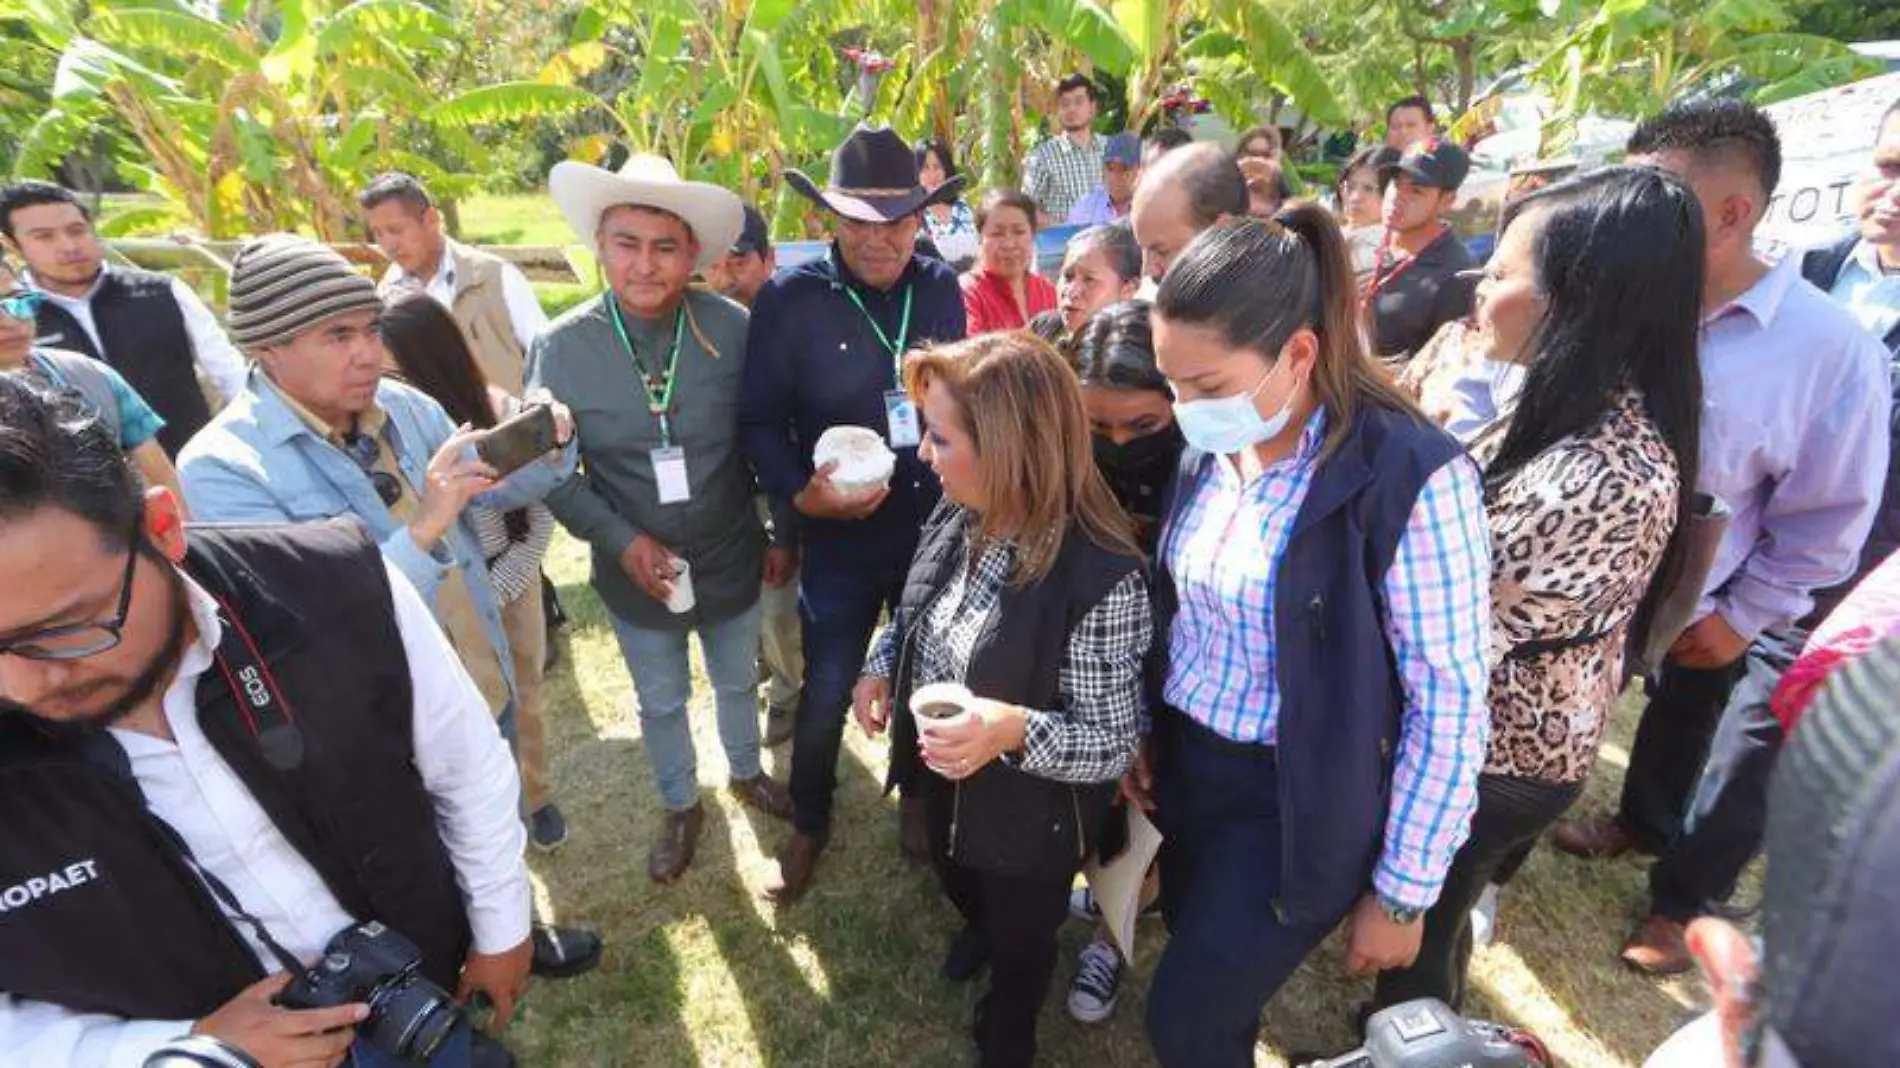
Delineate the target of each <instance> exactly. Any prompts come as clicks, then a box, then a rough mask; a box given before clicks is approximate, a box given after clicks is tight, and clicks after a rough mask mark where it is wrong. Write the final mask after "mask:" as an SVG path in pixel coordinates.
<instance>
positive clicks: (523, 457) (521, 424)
mask: <svg viewBox="0 0 1900 1068" xmlns="http://www.w3.org/2000/svg"><path fill="white" fill-rule="evenodd" d="M554 449H555V440H554V409H552V408H550V407H549V406H547V405H545V404H535V405H531V406H529V407H527V408H524V409H522V410H521V411H520V412H519V413H517V414H516V415H515V416H514V417H513V418H510V419H509V420H507V421H506V422H504V423H501V424H500V425H498V426H496V427H495V428H494V429H493V430H490V431H489V432H488V433H486V434H484V435H482V437H481V439H480V440H479V441H477V442H476V443H475V453H476V455H478V456H480V457H481V458H482V462H483V463H485V464H487V465H488V466H490V467H492V468H494V469H495V477H497V478H506V477H507V476H508V475H509V474H511V473H512V472H515V471H518V470H520V469H521V468H523V467H526V466H528V465H529V464H531V463H533V462H534V461H536V460H538V459H540V458H541V457H543V456H545V455H547V454H548V453H550V452H552V451H554Z"/></svg>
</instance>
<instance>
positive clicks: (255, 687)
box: [213, 598, 303, 771]
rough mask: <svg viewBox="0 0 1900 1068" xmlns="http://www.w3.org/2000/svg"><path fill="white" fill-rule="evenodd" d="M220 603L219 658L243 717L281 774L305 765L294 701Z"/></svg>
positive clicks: (237, 621)
mask: <svg viewBox="0 0 1900 1068" xmlns="http://www.w3.org/2000/svg"><path fill="white" fill-rule="evenodd" d="M214 599H216V600H217V602H218V616H219V621H220V622H222V623H223V624H224V634H223V635H222V636H221V637H220V638H219V639H218V648H217V652H216V653H215V654H214V656H213V659H214V660H215V661H216V662H217V665H218V670H219V671H222V672H223V673H224V681H225V682H226V683H228V684H229V685H230V687H231V697H232V699H233V700H234V701H236V702H237V708H238V714H239V715H241V716H242V717H243V718H244V725H245V726H246V727H248V728H249V729H250V732H251V735H252V736H253V737H255V738H256V739H257V745H258V748H259V749H260V750H262V751H263V754H264V760H265V761H266V762H267V763H269V764H270V766H271V767H273V768H276V769H277V770H278V771H292V770H295V769H296V768H299V767H301V766H302V765H303V731H302V730H301V729H300V728H299V727H298V726H297V723H296V720H295V718H294V717H293V716H292V715H291V711H290V702H289V701H286V700H285V699H284V691H283V687H281V686H279V685H277V676H275V675H273V674H271V670H270V665H268V664H266V663H264V656H263V654H262V653H260V652H259V651H258V648H257V643H256V642H255V641H253V640H251V632H250V631H248V630H245V629H244V621H243V620H241V619H239V618H238V614H237V613H236V612H234V611H232V610H231V606H230V605H229V604H228V603H226V602H225V601H224V599H223V598H214Z"/></svg>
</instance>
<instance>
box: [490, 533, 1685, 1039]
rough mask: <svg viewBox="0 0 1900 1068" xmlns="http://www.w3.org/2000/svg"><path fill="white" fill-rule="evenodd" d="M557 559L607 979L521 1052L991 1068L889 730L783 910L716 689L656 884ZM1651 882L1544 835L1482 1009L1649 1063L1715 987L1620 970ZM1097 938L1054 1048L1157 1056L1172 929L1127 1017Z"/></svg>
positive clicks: (596, 610) (575, 774)
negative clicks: (894, 794)
mask: <svg viewBox="0 0 1900 1068" xmlns="http://www.w3.org/2000/svg"><path fill="white" fill-rule="evenodd" d="M548 567H549V573H550V574H551V575H552V576H553V578H554V580H555V582H556V584H557V585H559V586H560V588H561V596H562V600H563V602H564V603H565V604H566V605H567V607H568V610H569V612H570V614H571V615H572V616H573V619H574V623H573V626H572V627H571V628H570V629H569V631H568V634H567V636H566V637H565V638H564V639H563V641H564V643H565V651H566V655H565V657H564V658H563V660H562V664H561V666H560V668H559V669H558V670H557V672H556V674H555V676H554V677H553V678H552V679H551V680H550V686H549V690H550V697H549V699H550V705H551V718H552V723H551V725H550V735H551V739H550V750H551V757H550V759H551V762H552V772H553V776H552V777H553V781H554V784H555V789H556V790H557V794H558V797H559V799H560V801H561V804H562V807H563V809H564V810H565V811H566V813H567V815H568V818H569V820H570V822H571V824H572V826H573V839H572V841H570V842H569V843H568V845H567V846H566V847H565V848H564V849H562V850H561V851H560V852H559V853H557V854H555V855H554V856H552V857H547V858H542V857H537V858H535V859H534V861H533V866H534V869H535V884H536V895H537V898H538V900H539V901H540V903H541V905H542V907H543V908H544V909H546V910H548V911H549V912H550V913H552V915H554V916H555V917H558V918H559V919H560V920H561V921H564V922H573V923H586V924H593V925H596V926H598V927H599V928H600V929H601V930H602V932H603V933H604V934H605V936H606V938H607V955H606V960H605V963H604V964H603V965H602V967H601V968H600V969H599V970H598V971H596V972H594V973H593V974H591V975H588V976H585V977H583V978H580V979H577V980H573V981H570V982H565V983H537V984H536V985H535V987H534V988H533V990H532V991H531V992H530V995H529V997H528V1000H527V1007H526V1009H525V1013H524V1015H523V1016H522V1017H521V1019H520V1020H519V1021H518V1022H517V1023H516V1024H515V1025H514V1027H513V1029H512V1030H511V1031H510V1033H509V1038H510V1041H511V1043H512V1045H513V1046H514V1047H515V1048H516V1050H517V1051H518V1053H519V1054H520V1055H521V1057H522V1061H523V1063H524V1064H526V1065H531V1066H544V1065H545V1066H562V1068H566V1066H622V1065H625V1066H629V1068H632V1066H648V1065H653V1066H669V1068H670V1066H676V1065H677V1066H690V1065H703V1066H735V1068H736V1066H750V1065H759V1066H771V1068H795V1066H796V1068H803V1066H808V1065H809V1066H840V1068H842V1066H882V1065H905V1066H920V1068H927V1066H952V1065H958V1066H960V1065H965V1064H969V1063H972V1062H971V1053H972V1050H971V1047H970V1045H969V1043H968V1041H967V1039H966V1035H967V1024H968V1021H969V1018H970V1012H971V1008H972V1006H973V1005H974V1003H975V998H976V995H977V994H978V992H979V989H978V987H976V986H957V985H952V984H949V983H946V982H944V981H942V980H940V979H939V978H938V977H937V967H938V964H939V962H940V958H941V955H942V952H943V950H944V948H945V946H946V945H947V943H948V940H949V939H950V937H951V935H952V934H953V933H954V932H955V929H956V923H955V918H954V914H953V912H952V910H951V908H950V906H949V905H948V904H947V903H946V902H945V901H944V900H943V899H942V898H941V897H940V896H939V894H938V893H937V890H936V887H935V884H934V882H933V880H932V879H931V877H930V875H929V874H928V872H927V871H925V870H922V869H919V868H914V867H912V866H910V865H908V864H906V863H905V862H904V861H903V860H902V859H901V858H900V857H899V855H898V851H897V833H896V821H895V814H896V808H895V804H894V802H893V801H891V800H889V799H886V798H883V797H881V796H880V793H879V784H880V783H881V781H882V774H883V770H884V766H885V743H884V742H883V741H881V740H880V741H876V742H872V741H867V740H866V739H865V738H863V737H862V736H861V735H860V734H859V732H858V731H857V729H856V728H855V727H851V728H849V729H848V731H847V740H848V744H847V746H846V749H845V753H844V757H843V759H842V761H841V762H840V767H839V769H838V774H839V779H840V786H839V804H838V822H837V825H836V827H835V828H834V830H833V836H832V844H831V848H830V850H829V851H828V852H827V854H826V856H825V858H824V861H823V862H822V864H821V865H820V868H819V872H818V880H817V883H816V884H815V886H814V887H813V889H812V891H811V893H810V894H809V895H808V896H807V898H806V899H805V900H804V901H802V902H801V903H799V904H798V905H796V906H793V907H792V908H790V909H786V910H778V909H776V908H775V907H773V906H771V905H769V904H768V903H766V902H765V901H763V900H762V899H761V898H760V896H759V892H760V890H761V889H762V887H763V886H764V884H765V881H766V879H767V878H768V877H769V875H770V874H771V872H772V870H773V869H772V864H771V861H770V858H771V856H772V854H773V853H774V852H775V851H776V850H777V848H778V846H779V845H780V843H781V842H783V841H784V839H785V838H786V836H787V834H788V833H789V830H788V828H787V826H786V825H785V824H783V823H780V822H778V821H775V820H772V819H769V818H767V817H764V816H762V815H759V814H758V813H756V812H754V811H752V810H751V809H747V808H742V807H741V806H739V805H738V804H737V803H736V802H735V801H733V800H732V799H731V798H730V797H729V796H728V795H726V793H725V792H724V790H723V784H724V783H725V780H726V767H725V758H724V756H723V753H722V751H721V749H720V747H719V743H718V738H717V735H716V732H715V731H714V729H713V726H712V709H711V705H710V696H709V694H708V693H707V692H706V691H705V690H704V688H703V683H702V688H701V690H700V691H699V692H698V693H697V694H696V695H695V700H694V703H693V707H692V715H693V717H694V727H695V739H696V742H697V745H698V749H699V763H700V772H699V775H700V781H701V783H702V786H703V788H704V790H705V801H706V805H707V817H708V818H707V822H706V832H705V836H704V838H703V839H702V840H701V843H700V848H699V856H698V859H697V860H696V861H695V863H694V865H693V868H692V870H691V871H689V872H688V873H687V875H686V876H685V877H684V878H683V879H681V880H680V882H679V883H677V884H676V885H674V886H670V887H659V886H655V885H654V884H652V883H651V882H649V881H648V879H647V877H646V873H645V868H646V849H647V843H648V840H649V838H650V836H651V835H652V833H653V831H654V828H655V827H656V826H657V820H658V818H659V815H660V811H661V810H660V805H659V801H658V797H657V794H656V792H655V788H654V784H653V780H652V776H651V774H650V773H649V770H648V767H647V763H646V757H645V754H644V753H643V752H642V751H641V741H640V726H639V719H638V716H637V715H636V713H635V708H634V703H633V695H632V689H631V684H630V683H629V681H628V678H627V674H626V671H625V669H624V667H623V666H622V662H621V660H620V656H619V653H618V649H617V647H616V646H615V644H614V640H613V636H612V634H611V632H610V631H609V629H608V627H607V624H606V620H605V617H604V615H603V614H602V609H601V607H600V603H599V601H598V600H597V599H596V598H595V597H594V595H593V593H592V591H591V590H589V589H588V587H587V584H586V570H587V565H586V555H585V551H584V549H583V548H582V547H581V546H580V545H579V544H578V543H576V542H574V541H572V540H571V539H568V538H567V537H565V536H564V535H563V536H560V537H557V539H556V542H555V546H554V548H553V550H552V551H551V553H550V556H549V564H548ZM1632 711H1633V710H1632V709H1631V708H1625V709H1624V714H1623V715H1622V716H1621V717H1620V718H1619V721H1618V723H1617V724H1616V726H1615V728H1614V729H1613V730H1612V733H1611V738H1610V741H1609V743H1608V744H1607V745H1606V746H1605V757H1604V762H1603V767H1602V769H1601V771H1600V773H1599V775H1598V777H1597V781H1595V782H1594V783H1593V784H1592V786H1591V789H1590V791H1589V794H1588V795H1587V797H1586V800H1585V801H1584V802H1583V805H1582V807H1583V808H1585V809H1590V810H1601V809H1604V808H1607V807H1608V806H1610V805H1612V804H1613V803H1614V800H1615V792H1614V791H1615V788H1616V786H1617V779H1618V778H1619V777H1620V770H1621V765H1622V761H1623V758H1624V752H1625V750H1624V749H1623V747H1624V746H1626V745H1627V744H1628V743H1629V738H1630V731H1631V729H1632V727H1633V722H1632V720H1633V717H1632V716H1631V714H1630V713H1631V712H1632ZM789 755H790V754H789V750H788V749H784V748H781V749H780V750H779V751H778V752H776V753H774V754H772V755H771V756H770V757H769V758H768V762H767V767H768V769H770V770H772V771H773V772H774V773H775V774H777V775H778V776H780V777H781V778H782V777H783V776H784V775H785V774H786V771H787V767H788V760H789ZM1643 885H1644V883H1643V868H1642V866H1641V865H1640V864H1638V863H1635V862H1626V861H1614V862H1600V863H1596V864H1585V863H1583V862H1579V861H1575V860H1572V859H1570V858H1568V857H1563V856H1560V855H1557V854H1556V853H1554V852H1553V851H1551V850H1548V849H1543V850H1539V852H1538V853H1537V855H1536V856H1535V858H1534V859H1533V860H1532V862H1531V863H1530V864H1529V865H1528V866H1527V867H1526V868H1525V870H1524V872H1523V873H1522V875H1520V877H1519V878H1518V880H1517V882H1516V883H1515V884H1513V886H1512V887H1511V889H1510V892H1509V893H1508V894H1507V895H1506V897H1505V903H1504V907H1503V914H1502V917H1501V930H1500V934H1499V940H1498V942H1497V943H1496V944H1494V945H1493V946H1491V947H1490V948H1488V949H1485V950H1482V951H1480V953H1479V955H1478V958H1477V962H1476V967H1475V969H1474V982H1473V987H1474V992H1473V999H1472V1000H1473V1004H1472V1005H1470V1006H1468V1008H1469V1009H1470V1010H1471V1011H1472V1012H1473V1013H1474V1015H1481V1016H1486V1017H1489V1018H1493V1019H1498V1020H1503V1021H1507V1022H1511V1023H1515V1024H1520V1025H1524V1026H1528V1027H1531V1028H1532V1029H1534V1030H1536V1031H1537V1032H1538V1033H1539V1034H1540V1035H1542V1036H1543V1037H1544V1039H1545V1040H1546V1041H1547V1042H1548V1043H1549V1044H1550V1047H1551V1049H1552V1050H1553V1051H1554V1052H1555V1053H1556V1055H1557V1056H1558V1058H1559V1059H1560V1060H1561V1062H1562V1063H1563V1064H1565V1065H1568V1066H1571V1068H1612V1066H1626V1065H1628V1066H1633V1065H1639V1064H1641V1062H1642V1060H1643V1058H1644V1056H1645V1055H1647V1053H1648V1052H1649V1051H1650V1050H1651V1049H1653V1048H1654V1047H1655V1045H1656V1044H1657V1043H1658V1042H1660V1041H1661V1039H1662V1038H1663V1037H1664V1036H1665V1035H1667V1034H1668V1033H1669V1032H1670V1030H1672V1028H1673V1027H1674V1026H1675V1025H1676V1024H1677V1023H1678V1022H1680V1020H1681V1019H1682V1018H1683V1017H1684V1015H1685V1013H1686V1011H1687V1008H1688V1007H1689V1006H1690V1005H1692V1004H1693V1003H1694V1002H1695V1000H1696V999H1697V998H1699V997H1700V995H1701V990H1700V984H1699V982H1697V981H1695V980H1674V981H1668V982H1652V981H1649V980H1645V979H1642V978H1639V977H1636V976H1634V975H1632V974H1630V973H1628V972H1626V971H1624V970H1623V969H1622V968H1621V967H1619V966H1618V965H1617V963H1616V950H1617V947H1618V945H1619V944H1620V940H1621V938H1622V936H1623V934H1624V933H1625V930H1626V927H1627V925H1628V924H1629V923H1630V922H1632V921H1633V920H1634V919H1635V917H1636V914H1637V912H1638V910H1639V909H1640V907H1641V902H1642V900H1643ZM1086 936H1087V932H1086V930H1085V929H1084V927H1083V925H1081V924H1079V923H1071V924H1070V925H1069V926H1068V927H1067V928H1066V929H1065V930H1064V932H1063V944H1064V954H1063V963H1062V965H1061V968H1060V971H1059V973H1058V976H1057V988H1056V990H1054V991H1052V992H1051V995H1050V998H1049V1002H1048V1004H1047V1005H1046V1006H1045V1009H1044V1015H1043V1023H1042V1028H1041V1033H1040V1034H1041V1046H1042V1053H1041V1061H1040V1063H1042V1064H1044V1065H1049V1066H1066V1068H1084V1066H1087V1068H1103V1066H1137V1065H1152V1064H1153V1063H1154V1062H1153V1059H1152V1057H1151V1056H1150V1055H1149V1053H1148V1049H1147V1043H1146V1041H1145V1039H1144V1037H1143V1034H1142V1027H1141V1016H1142V1011H1143V1002H1142V995H1143V991H1144V989H1145V987H1146V985H1147V977H1148V975H1149V973H1150V972H1151V971H1152V969H1153V966H1154V961H1155V956H1156V951H1157V950H1158V949H1159V947H1160V945H1161V941H1162V939H1163V937H1165V936H1164V934H1163V932H1162V930H1161V929H1160V927H1159V926H1158V925H1154V926H1149V927H1145V928H1144V937H1145V938H1146V939H1148V942H1147V945H1146V948H1145V949H1144V950H1143V951H1142V952H1141V954H1140V959H1139V960H1138V961H1137V966H1136V972H1135V975H1134V976H1133V977H1131V978H1129V979H1127V980H1125V981H1124V985H1123V994H1122V1000H1121V1004H1120V1005H1119V1006H1118V1008H1117V1012H1116V1015H1115V1017H1114V1019H1113V1020H1111V1021H1110V1022H1108V1023H1105V1024H1101V1025H1097V1026H1094V1027H1085V1026H1083V1025H1080V1024H1076V1023H1074V1022H1072V1021H1070V1020H1069V1018H1068V1016H1067V1014H1066V1013H1065V1012H1064V1010H1063V1007H1062V998H1063V996H1064V992H1065V990H1066V986H1067V983H1068V980H1069V978H1070V976H1071V974H1072V969H1073V953H1074V950H1075V949H1076V948H1078V947H1079V946H1080V944H1081V943H1082V941H1083V940H1084V939H1085V938H1086ZM1369 990H1370V986H1369V984H1368V983H1366V982H1364V981H1358V980H1352V979H1348V978H1346V977H1345V975H1344V974H1343V972H1342V970H1341V968H1340V966H1339V948H1338V945H1337V940H1336V939H1335V943H1334V944H1332V945H1329V946H1328V947H1326V948H1325V949H1323V950H1322V951H1321V952H1320V953H1319V954H1318V955H1317V957H1316V958H1315V959H1314V960H1313V961H1311V962H1309V963H1308V965H1307V966H1306V967H1305V968H1303V969H1302V970H1301V972H1300V973H1299V975H1297V976H1296V977H1295V978H1294V980H1293V981H1292V982H1291V983H1290V984H1289V985H1288V987H1287V988H1286V989H1285V990H1284V991H1283V992H1282V993H1281V995H1280V997H1279V998H1278V999H1277V1000H1276V1001H1275V1002H1274V1003H1273V1004H1272V1005H1271V1006H1270V1007H1269V1008H1268V1010H1267V1014H1266V1020H1265V1027H1264V1028H1263V1030H1262V1038H1261V1043H1260V1046H1259V1051H1258V1056H1257V1058H1256V1060H1257V1062H1258V1063H1259V1064H1266V1065H1277V1064H1280V1063H1282V1055H1281V1054H1282V1051H1284V1050H1288V1049H1301V1050H1316V1049H1317V1050H1326V1051H1329V1052H1339V1051H1341V1050H1344V1049H1345V1048H1347V1047H1349V1046H1350V1045H1352V1044H1353V1041H1352V1038H1353V1036H1352V1034H1351V1027H1350V1020H1351V1014H1352V1011H1353V1008H1354V1006H1355V1005H1356V1004H1357V1003H1358V1002H1359V1001H1360V1000H1362V999H1363V998H1364V997H1366V996H1367V994H1368V993H1369Z"/></svg>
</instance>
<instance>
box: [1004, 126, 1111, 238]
mask: <svg viewBox="0 0 1900 1068" xmlns="http://www.w3.org/2000/svg"><path fill="white" fill-rule="evenodd" d="M1102 142H1103V138H1102V137H1101V135H1100V134H1096V133H1090V134H1089V143H1088V147H1086V148H1078V147H1077V146H1076V144H1075V142H1073V141H1071V140H1069V138H1068V137H1067V136H1066V135H1064V134H1057V135H1056V136H1054V137H1051V138H1050V139H1049V140H1047V141H1044V142H1043V143H1042V144H1039V145H1037V146H1036V147H1035V148H1032V149H1030V150H1029V156H1028V158H1027V159H1025V160H1023V192H1025V193H1028V194H1029V198H1030V199H1031V200H1034V201H1035V202H1036V203H1037V204H1038V205H1039V206H1041V208H1042V210H1043V212H1044V213H1046V214H1047V215H1048V216H1049V217H1050V218H1052V219H1055V220H1056V221H1057V222H1064V221H1066V220H1067V219H1068V217H1069V209H1070V208H1073V207H1075V202H1076V201H1078V200H1081V199H1082V197H1083V196H1084V195H1085V194H1086V193H1088V191H1089V190H1091V189H1094V188H1095V187H1096V186H1097V185H1099V184H1100V183H1101V181H1102Z"/></svg>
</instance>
